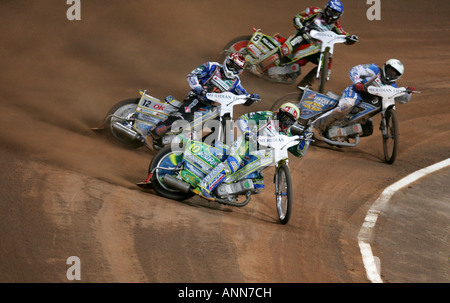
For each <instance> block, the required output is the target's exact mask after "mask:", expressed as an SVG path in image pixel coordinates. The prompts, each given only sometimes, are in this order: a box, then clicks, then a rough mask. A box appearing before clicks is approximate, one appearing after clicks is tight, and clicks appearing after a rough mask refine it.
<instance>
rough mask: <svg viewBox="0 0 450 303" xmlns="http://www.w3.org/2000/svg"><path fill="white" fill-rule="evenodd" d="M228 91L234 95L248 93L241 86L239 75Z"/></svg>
mask: <svg viewBox="0 0 450 303" xmlns="http://www.w3.org/2000/svg"><path fill="white" fill-rule="evenodd" d="M230 92H232V93H233V94H235V95H248V93H247V91H246V90H245V88H244V87H243V86H242V84H241V79H240V78H239V77H237V78H236V82H235V83H234V85H233V87H232V88H231V90H230Z"/></svg>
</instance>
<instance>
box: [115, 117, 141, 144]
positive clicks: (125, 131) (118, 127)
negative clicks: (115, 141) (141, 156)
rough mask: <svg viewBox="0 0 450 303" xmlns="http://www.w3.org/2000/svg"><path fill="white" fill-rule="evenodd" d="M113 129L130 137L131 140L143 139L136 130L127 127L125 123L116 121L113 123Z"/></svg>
mask: <svg viewBox="0 0 450 303" xmlns="http://www.w3.org/2000/svg"><path fill="white" fill-rule="evenodd" d="M111 126H112V129H113V131H115V132H116V133H117V134H121V135H123V136H125V137H127V138H129V139H130V140H131V141H135V140H136V141H141V142H142V141H143V137H142V136H141V135H140V134H139V133H138V132H136V131H134V130H132V129H131V128H128V127H126V126H125V125H123V124H121V123H118V122H114V123H112V124H111Z"/></svg>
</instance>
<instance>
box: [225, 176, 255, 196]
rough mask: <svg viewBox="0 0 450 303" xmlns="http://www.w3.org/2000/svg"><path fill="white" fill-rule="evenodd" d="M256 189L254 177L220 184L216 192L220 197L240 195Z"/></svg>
mask: <svg viewBox="0 0 450 303" xmlns="http://www.w3.org/2000/svg"><path fill="white" fill-rule="evenodd" d="M253 189H254V186H253V180H252V179H244V180H240V181H238V182H235V183H228V184H224V183H222V184H220V185H219V186H218V187H217V188H216V193H217V196H218V197H219V198H225V197H228V196H230V195H239V194H241V193H246V192H248V191H251V190H253Z"/></svg>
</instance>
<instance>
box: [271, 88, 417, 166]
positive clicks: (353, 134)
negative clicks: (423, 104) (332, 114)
mask: <svg viewBox="0 0 450 303" xmlns="http://www.w3.org/2000/svg"><path fill="white" fill-rule="evenodd" d="M298 88H299V89H300V90H301V93H300V94H298V93H290V94H288V95H285V96H283V97H281V98H280V99H278V100H277V101H276V102H275V103H274V104H273V105H272V110H273V109H275V108H277V106H280V105H281V104H283V103H285V102H292V103H294V104H297V105H298V106H299V108H300V117H299V119H298V123H299V124H300V125H302V126H305V127H306V126H311V125H312V124H313V123H314V121H315V120H317V119H318V118H320V117H321V116H322V115H324V114H325V113H327V112H328V111H330V110H332V109H334V108H335V107H336V106H337V105H338V103H339V99H340V97H339V96H338V95H336V94H334V93H332V92H328V93H327V94H321V93H318V92H316V91H313V90H311V89H309V88H308V87H301V86H299V87H298ZM366 91H367V93H369V94H370V95H371V96H372V98H369V99H364V100H363V101H362V102H361V103H360V104H358V105H356V106H354V107H353V109H352V111H351V112H350V113H349V114H348V115H347V116H346V117H344V118H343V119H341V120H337V121H335V122H333V123H332V124H330V125H329V126H328V128H327V130H326V131H325V134H324V136H323V137H322V140H323V141H324V142H326V143H327V144H329V145H332V146H338V147H343V146H346V147H354V146H357V145H358V144H359V141H360V138H361V137H367V136H370V135H372V132H373V126H372V120H371V119H370V118H372V117H373V116H375V115H377V114H381V122H380V131H381V135H382V137H383V153H384V160H385V161H386V163H388V164H393V163H394V161H395V159H396V156H397V152H398V146H399V121H398V115H397V112H396V107H395V103H396V100H395V98H396V97H398V96H401V95H403V94H405V93H420V92H418V91H411V90H410V89H408V88H406V87H400V88H395V87H392V86H390V85H383V86H381V87H376V86H368V87H366ZM400 103H401V102H400Z"/></svg>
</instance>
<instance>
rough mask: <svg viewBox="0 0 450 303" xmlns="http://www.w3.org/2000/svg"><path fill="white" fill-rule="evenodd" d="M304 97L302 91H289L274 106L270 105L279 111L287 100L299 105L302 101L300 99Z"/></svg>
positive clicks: (271, 108) (272, 109) (273, 109)
mask: <svg viewBox="0 0 450 303" xmlns="http://www.w3.org/2000/svg"><path fill="white" fill-rule="evenodd" d="M301 97H302V93H301V92H298V93H289V94H287V95H284V96H283V97H280V98H279V99H277V100H276V101H275V102H274V103H273V104H272V106H271V107H270V110H271V111H278V109H279V108H280V106H281V105H283V104H284V103H287V102H291V103H294V104H295V105H298V104H299V103H300V99H301Z"/></svg>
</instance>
